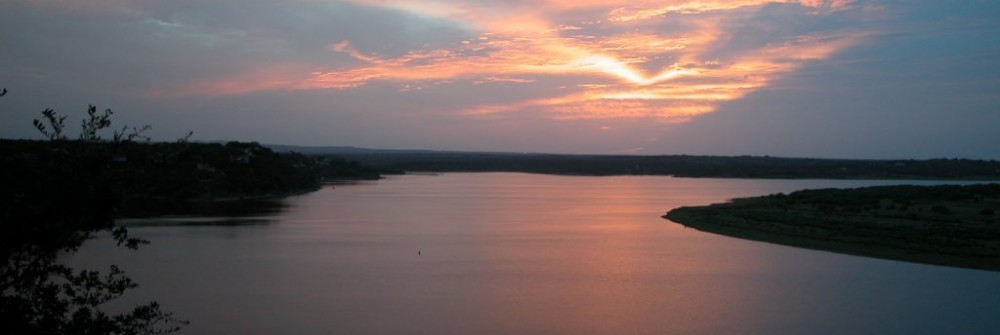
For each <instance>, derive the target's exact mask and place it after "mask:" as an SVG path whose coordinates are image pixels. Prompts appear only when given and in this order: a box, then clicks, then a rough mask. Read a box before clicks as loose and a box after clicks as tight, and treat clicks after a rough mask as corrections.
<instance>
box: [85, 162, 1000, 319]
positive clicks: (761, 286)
mask: <svg viewBox="0 0 1000 335" xmlns="http://www.w3.org/2000/svg"><path fill="white" fill-rule="evenodd" d="M899 183H902V182H899V181H845V180H747V179H689V178H671V177H654V176H622V177H569V176H548V175H533V174H518V173H449V174H442V175H403V176H392V177H389V178H387V179H384V180H379V181H371V182H356V183H341V184H337V185H333V187H326V188H323V189H322V190H320V191H317V192H313V193H309V194H305V195H301V196H296V197H291V198H288V199H285V200H284V203H285V205H286V207H285V208H284V209H283V210H280V211H277V212H272V213H264V214H258V215H257V216H254V217H249V218H185V219H172V220H147V221H145V222H132V223H133V224H146V225H145V226H138V227H134V228H132V229H131V231H132V234H133V235H134V236H138V237H142V238H146V239H149V240H151V241H152V244H150V245H147V246H144V247H142V248H141V249H140V250H138V251H127V250H124V249H116V248H114V247H113V246H112V244H113V243H111V241H110V239H108V238H103V239H100V240H97V241H91V242H90V243H88V244H87V245H86V246H85V247H84V248H83V249H82V250H81V251H80V252H79V253H78V254H77V255H75V256H74V257H73V258H72V259H71V260H70V262H71V263H72V264H74V265H77V266H82V267H93V268H101V267H102V266H105V265H106V264H110V263H116V264H119V265H121V267H122V268H123V269H124V270H125V271H127V272H128V273H129V274H130V275H131V276H132V278H133V279H135V280H136V281H138V282H139V283H140V284H141V287H140V288H139V289H136V290H133V291H131V292H130V293H129V294H127V295H126V298H124V299H122V300H123V301H122V302H123V303H126V304H128V303H137V302H146V301H149V300H157V301H159V302H160V304H161V305H162V307H163V308H164V309H166V310H169V311H173V312H174V313H175V314H176V315H177V316H178V317H180V318H182V319H187V320H190V321H191V324H190V325H188V326H187V327H185V329H184V330H183V331H181V332H180V333H179V334H998V333H1000V318H998V317H997V315H1000V273H998V272H988V271H980V270H968V269H958V268H949V267H941V266H932V265H922V264H913V263H905V262H898V261H889V260H880V259H872V258H864V257H856V256H847V255H840V254H834V253H829V252H822V251H813V250H805V249H798V248H791V247H785V246H779V245H773V244H767V243H762V242H754V241H746V240H740V239H735V238H731V237H725V236H719V235H713V234H709V233H703V232H699V231H696V230H693V229H687V228H685V227H683V226H682V225H679V224H676V223H673V222H670V221H667V220H664V219H662V218H660V215H663V214H664V213H665V212H666V211H668V210H670V209H672V208H674V207H678V206H684V205H704V204H709V203H714V202H720V201H724V200H726V199H729V198H733V197H743V196H754V195H763V194H769V193H775V192H790V191H795V190H799V189H804V188H826V187H857V186H867V185H886V184H899ZM910 183H913V182H910ZM921 183H923V184H927V183H930V182H921Z"/></svg>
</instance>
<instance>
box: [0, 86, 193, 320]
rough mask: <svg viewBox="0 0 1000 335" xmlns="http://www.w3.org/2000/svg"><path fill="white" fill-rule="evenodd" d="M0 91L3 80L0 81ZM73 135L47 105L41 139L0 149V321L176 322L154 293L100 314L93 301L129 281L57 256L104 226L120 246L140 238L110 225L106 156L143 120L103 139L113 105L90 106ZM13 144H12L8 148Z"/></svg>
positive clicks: (113, 271)
mask: <svg viewBox="0 0 1000 335" xmlns="http://www.w3.org/2000/svg"><path fill="white" fill-rule="evenodd" d="M0 92H2V93H6V89H3V90H0ZM87 115H88V116H87V118H86V119H84V120H83V121H82V124H81V128H82V129H81V133H80V136H79V138H78V139H77V140H69V139H68V138H67V136H66V135H65V134H64V128H65V127H64V125H65V120H66V117H65V116H59V115H58V114H57V113H56V112H55V111H53V110H51V109H46V110H45V111H43V112H42V117H43V119H44V121H43V120H37V119H36V120H35V121H34V126H35V128H36V129H38V130H39V132H41V133H42V134H43V135H45V136H46V137H48V139H49V141H46V142H44V143H37V142H31V143H22V144H23V145H24V146H26V147H30V148H28V149H26V150H24V151H22V152H19V153H18V154H16V155H3V156H4V157H3V158H2V159H3V161H0V164H3V166H4V169H3V171H2V172H0V184H2V185H4V186H3V187H4V190H3V191H2V192H0V258H2V262H3V263H2V264H0V329H3V330H4V332H7V333H10V334H162V333H170V332H174V331H177V330H179V329H180V326H181V325H183V324H186V321H179V320H177V319H175V318H174V317H173V315H172V314H171V313H168V312H164V311H162V310H161V309H160V307H159V305H158V304H157V303H156V302H150V303H148V304H145V305H141V306H137V307H135V308H134V309H132V310H131V311H130V312H127V313H121V314H114V315H112V314H108V313H106V312H104V311H102V310H101V305H102V304H104V303H106V302H109V301H112V300H114V299H116V298H118V297H120V296H122V295H123V294H124V293H125V291H126V290H128V289H130V288H134V287H136V283H135V282H133V281H132V280H131V279H130V278H128V277H127V276H125V274H124V272H122V270H121V269H119V268H118V267H117V266H111V267H110V269H109V270H108V271H107V272H106V273H103V274H102V273H100V272H98V271H89V270H76V269H73V268H70V267H68V266H66V265H64V264H62V263H60V262H59V256H60V255H64V254H71V253H73V252H75V251H77V250H78V249H79V248H80V246H81V245H83V243H84V242H86V241H87V240H89V239H91V238H93V237H94V236H95V234H97V233H101V232H110V233H111V234H112V235H113V236H114V238H115V240H116V241H117V243H118V245H119V246H122V247H126V248H130V249H135V248H137V247H138V246H139V245H140V244H143V243H146V241H142V240H139V239H135V238H131V237H129V235H128V231H127V230H126V229H125V228H123V227H116V226H115V224H114V217H115V213H116V211H117V210H118V207H119V205H120V203H121V191H120V187H121V185H120V183H119V179H118V178H117V176H118V175H119V174H120V173H121V172H122V171H121V168H120V167H118V166H116V164H115V160H114V157H115V155H116V153H117V152H118V150H120V148H121V147H122V146H123V145H127V144H129V143H130V142H132V141H133V140H135V139H138V138H143V135H142V132H143V131H145V130H146V129H148V126H147V127H142V128H128V127H123V128H122V129H120V130H117V131H114V134H113V136H112V139H111V140H104V139H102V137H101V136H99V134H98V133H99V132H100V131H101V130H104V129H107V128H109V127H110V126H111V115H112V112H111V110H105V111H104V112H103V113H98V112H97V108H96V107H94V106H90V108H89V109H88V111H87ZM14 151H16V150H14Z"/></svg>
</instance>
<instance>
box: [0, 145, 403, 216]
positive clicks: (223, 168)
mask: <svg viewBox="0 0 1000 335" xmlns="http://www.w3.org/2000/svg"><path fill="white" fill-rule="evenodd" d="M0 165H2V166H3V180H5V181H7V182H9V183H45V181H47V180H52V181H59V180H73V179H86V178H90V177H92V176H88V174H91V172H90V171H102V172H101V173H111V174H113V176H111V177H110V178H108V180H111V181H113V182H114V183H116V185H115V190H117V192H119V193H120V194H118V195H117V196H119V197H121V199H122V206H121V207H120V211H121V212H122V213H120V214H121V215H122V216H135V215H155V214H161V213H156V212H158V211H160V210H162V209H163V208H164V206H168V207H169V208H183V207H185V206H190V205H191V204H192V203H197V202H209V201H218V200H239V199H244V200H245V199H254V198H267V197H276V196H281V195H288V194H294V193H301V192H306V191H311V190H315V189H317V188H319V187H320V185H321V184H322V182H323V181H324V180H329V179H377V178H379V177H380V173H382V172H386V171H383V170H378V169H374V168H371V167H367V166H364V165H362V164H360V163H358V162H354V161H348V160H345V159H343V158H339V157H334V156H307V155H302V154H297V153H275V152H274V151H272V150H271V149H268V148H266V147H264V146H261V145H260V144H257V143H239V142H229V143H225V144H222V143H188V142H174V143H141V142H126V143H111V142H86V141H72V140H63V141H24V140H0ZM102 177H103V176H102ZM25 187H31V186H30V185H26V186H25ZM169 214H175V213H169Z"/></svg>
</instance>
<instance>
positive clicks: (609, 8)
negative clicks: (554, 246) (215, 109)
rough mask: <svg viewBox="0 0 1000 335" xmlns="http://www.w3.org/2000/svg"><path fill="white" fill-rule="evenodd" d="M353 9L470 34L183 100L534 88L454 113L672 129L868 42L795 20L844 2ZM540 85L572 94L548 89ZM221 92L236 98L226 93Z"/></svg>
mask: <svg viewBox="0 0 1000 335" xmlns="http://www.w3.org/2000/svg"><path fill="white" fill-rule="evenodd" d="M355 2H357V3H359V4H361V5H365V6H374V7H376V8H384V9H386V10H393V11H403V12H406V13H411V14H412V15H419V16H421V17H427V18H431V19H434V20H447V21H450V22H455V23H457V24H458V25H459V26H461V27H464V28H465V29H468V30H469V31H470V33H471V34H472V35H474V36H475V37H473V38H469V39H466V40H463V41H455V42H454V43H453V45H451V46H448V47H443V48H432V49H422V50H411V51H409V52H406V53H404V54H401V55H396V56H388V57H384V56H379V55H378V53H377V52H376V51H369V50H363V49H360V48H357V47H355V44H356V43H354V42H355V41H349V40H343V41H340V42H337V43H335V44H333V45H330V46H328V49H329V50H330V52H331V57H333V56H335V55H340V56H341V57H342V56H347V57H349V58H351V59H353V60H354V61H353V62H352V63H351V64H350V65H343V66H334V67H327V68H315V67H314V68H313V70H309V71H305V70H301V71H300V72H299V73H298V74H296V73H295V72H284V73H283V74H281V75H278V74H276V72H278V71H274V70H273V69H272V70H261V74H260V75H259V76H258V77H259V78H256V79H254V78H251V77H252V76H251V77H248V78H238V80H236V81H234V82H233V83H230V84H227V83H225V82H216V83H202V84H200V86H197V87H193V88H192V91H195V90H202V91H204V90H210V91H211V90H213V88H217V89H218V90H217V93H237V94H239V93H246V91H252V90H255V89H278V88H283V89H337V90H349V89H353V88H357V87H360V86H364V85H366V84H369V83H372V82H374V81H381V82H391V83H397V84H399V85H400V86H401V87H402V89H401V91H407V90H411V87H413V85H415V84H417V83H419V84H420V85H428V83H430V84H429V85H435V84H434V83H435V82H444V83H448V84H457V83H463V82H468V83H473V84H476V85H481V86H490V85H535V86H534V87H536V88H537V90H536V92H537V95H538V96H537V97H535V98H528V99H526V100H524V101H515V102H510V103H505V104H499V105H496V104H494V105H478V106H469V107H467V108H465V109H464V110H461V111H458V112H460V113H462V114H465V115H468V116H483V115H501V113H529V112H530V113H541V114H544V115H547V116H549V117H551V118H555V119H607V118H635V117H645V118H652V119H657V120H660V121H663V122H679V121H684V120H687V119H689V118H691V117H693V116H696V115H699V114H704V113H709V112H712V111H713V110H714V109H715V107H716V106H717V105H718V104H719V103H721V102H724V101H729V100H734V99H739V98H741V97H743V96H745V95H746V94H748V93H750V92H753V91H754V90H758V89H760V88H762V87H765V86H767V85H768V83H770V82H772V81H774V80H775V79H777V78H780V77H781V76H782V75H785V74H788V73H790V72H793V71H795V70H796V69H799V68H801V67H802V66H803V65H805V64H807V62H809V61H819V60H823V59H826V58H828V57H830V56H831V55H833V54H835V53H837V52H838V51H841V50H844V49H846V48H849V47H851V46H852V45H855V44H857V43H858V42H859V41H861V40H862V39H863V38H865V37H866V36H867V35H868V34H870V33H868V32H864V31H858V30H831V29H823V27H822V26H820V25H816V26H811V25H809V24H808V23H804V22H811V21H820V22H821V21H822V19H823V18H824V17H827V16H834V15H838V16H840V17H838V18H845V17H846V18H852V17H853V16H856V15H857V12H860V11H861V10H862V7H863V6H862V5H859V4H856V3H855V2H854V1H844V0H829V1H822V0H802V1H759V0H758V1H754V0H745V1H708V0H704V1H618V2H616V1H586V0H584V1H562V0H549V1H541V2H536V1H511V2H504V3H495V2H492V1H476V0H466V1H408V0H398V1H392V0H371V1H367V0H356V1H355ZM305 67H306V66H305V65H303V66H288V65H286V66H285V67H284V68H282V70H288V69H289V68H300V69H304V68H305ZM546 78H550V79H552V80H563V81H565V80H573V81H577V82H578V85H575V86H572V87H567V86H565V85H561V86H560V85H555V86H552V84H551V81H546V80H544V79H546ZM248 83H249V84H248ZM230 87H239V88H242V89H237V90H232V91H229V92H226V91H227V88H230ZM491 89H496V86H494V87H493V88H491Z"/></svg>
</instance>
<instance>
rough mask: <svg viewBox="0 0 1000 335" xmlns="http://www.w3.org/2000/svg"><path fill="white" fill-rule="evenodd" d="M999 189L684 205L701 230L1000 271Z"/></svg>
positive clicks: (835, 193)
mask: <svg viewBox="0 0 1000 335" xmlns="http://www.w3.org/2000/svg"><path fill="white" fill-rule="evenodd" d="M998 209H1000V184H980V185H966V186H957V185H942V186H910V185H900V186H876V187H864V188H856V189H819V190H803V191H797V192H793V193H790V194H781V193H779V194H772V195H767V196H761V197H752V198H740V199H734V200H731V201H729V202H726V203H720V204H712V205H708V206H699V207H680V208H676V209H673V210H671V211H670V212H668V213H667V214H666V215H664V216H663V217H664V218H666V219H668V220H670V221H673V222H676V223H680V224H682V225H685V226H687V227H691V228H695V229H698V230H701V231H706V232H711V233H716V234H721V235H727V236H732V237H737V238H744V239H750V240H757V241H764V242H770V243H776V244H782V245H789V246H795V247H802V248H809V249H817V250H826V251H832V252H838V253H845V254H852V255H860V256H868V257H876V258H885V259H894V260H901V261H910V262H918V263H927V264H936V265H946V266H955V267H964V268H973V269H982V270H991V271H1000V216H998V215H997V213H996V211H997V210H998Z"/></svg>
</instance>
